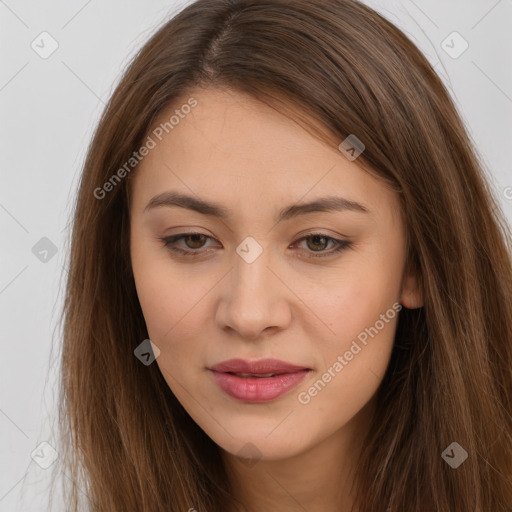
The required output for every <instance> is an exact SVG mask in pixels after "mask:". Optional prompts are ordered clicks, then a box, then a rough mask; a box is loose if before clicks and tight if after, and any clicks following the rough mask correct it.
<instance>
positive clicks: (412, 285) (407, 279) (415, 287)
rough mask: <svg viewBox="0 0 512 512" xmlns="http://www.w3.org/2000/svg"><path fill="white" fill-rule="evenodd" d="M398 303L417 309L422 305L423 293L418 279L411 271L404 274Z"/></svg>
mask: <svg viewBox="0 0 512 512" xmlns="http://www.w3.org/2000/svg"><path fill="white" fill-rule="evenodd" d="M400 304H402V305H403V306H404V307H405V308H407V309H418V308H421V307H422V306H423V293H422V291H421V289H420V286H419V279H418V277H417V275H416V274H415V273H413V272H408V273H406V274H405V275H404V278H403V280H402V289H401V291H400Z"/></svg>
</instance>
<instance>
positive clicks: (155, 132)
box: [133, 88, 396, 211]
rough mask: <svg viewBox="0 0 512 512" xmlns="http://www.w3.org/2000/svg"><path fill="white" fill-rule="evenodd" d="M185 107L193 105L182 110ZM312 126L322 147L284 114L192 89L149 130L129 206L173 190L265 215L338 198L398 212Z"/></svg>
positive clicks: (244, 97) (239, 96)
mask: <svg viewBox="0 0 512 512" xmlns="http://www.w3.org/2000/svg"><path fill="white" fill-rule="evenodd" d="M189 104H195V106H194V107H193V108H184V106H186V105H189ZM292 114H293V112H292ZM312 122H313V123H314V124H315V125H316V127H318V129H319V130H320V131H322V132H323V133H324V134H325V140H321V139H319V138H318V137H315V136H314V135H313V134H312V133H311V132H309V131H308V130H306V129H305V128H304V127H303V126H302V125H301V124H300V123H298V122H296V119H294V118H293V117H291V118H290V113H289V112H288V113H287V114H285V113H282V112H281V111H280V110H277V109H276V108H273V107H272V106H270V105H268V104H266V103H263V102H261V101H259V100H257V99H256V98H254V97H252V96H250V95H248V94H245V93H241V92H236V91H231V90H225V89H213V88H210V89H195V90H192V91H190V92H189V93H188V94H187V95H184V96H182V97H181V98H180V99H179V100H176V101H175V102H174V103H173V105H172V107H170V108H168V109H166V111H165V112H162V114H161V115H160V116H159V118H158V120H157V121H156V122H155V123H154V125H153V127H152V128H151V130H150V132H149V136H150V137H151V138H152V139H153V140H154V142H155V147H154V148H153V149H152V150H151V151H150V152H149V154H148V155H147V156H146V157H144V159H143V160H142V161H141V162H140V164H139V166H138V167H137V170H136V172H135V175H134V176H133V178H134V180H133V187H134V190H133V196H134V201H136V202H138V204H139V208H140V207H141V206H142V203H141V201H146V203H147V201H149V200H150V199H151V197H153V196H154V195H156V194H158V193H161V192H164V191H166V190H170V189H173V190H178V191H181V192H184V193H185V192H186V193H188V194H189V195H190V194H196V195H199V196H201V197H215V199H216V202H220V203H230V204H234V203H235V204H238V205H239V206H243V205H244V204H246V205H249V204H252V205H257V207H258V208H259V209H265V207H266V205H270V204H271V203H274V202H276V203H286V204H288V203H291V202H297V201H299V200H301V198H304V200H306V199H308V200H310V199H313V198H314V197H316V196H318V195H326V194H327V193H329V194H331V193H334V192H338V193H340V194H344V195H346V196H350V197H349V199H352V200H354V201H360V202H368V201H370V202H371V203H372V204H373V208H374V209H376V210H377V211H378V210H379V209H385V208H386V207H389V206H390V205H391V206H395V207H396V204H395V205H392V204H391V203H393V202H394V200H396V198H393V195H392V193H391V191H389V190H386V187H385V186H384V185H383V183H382V182H381V181H380V180H377V179H376V178H375V177H373V176H371V175H370V174H369V173H368V172H366V171H365V170H363V169H361V167H360V166H359V165H358V164H357V163H356V161H349V160H348V159H347V158H345V156H344V155H343V154H342V153H341V152H340V151H339V149H338V145H339V143H340V142H341V140H339V141H338V140H337V138H336V136H335V135H334V134H332V133H330V132H328V131H327V130H326V129H325V127H323V126H322V125H320V123H315V121H312ZM144 206H145V204H144ZM144 206H142V207H144ZM139 208H138V209H139Z"/></svg>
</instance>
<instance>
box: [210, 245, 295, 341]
mask: <svg viewBox="0 0 512 512" xmlns="http://www.w3.org/2000/svg"><path fill="white" fill-rule="evenodd" d="M272 267H273V266H272V263H271V262H270V261H269V259H268V258H267V256H266V251H263V253H262V254H261V255H260V256H259V257H258V258H257V259H256V260H255V261H253V262H252V263H247V262H246V261H244V260H243V259H242V258H241V257H239V256H238V255H237V254H235V255H234V259H233V269H232V271H231V272H230V273H229V274H228V276H226V279H223V288H222V297H221V299H220V301H219V303H218V307H217V311H216V321H217V325H219V327H220V328H222V329H223V330H228V331H234V332H235V333H236V334H237V335H238V336H239V337H242V338H244V339H249V340H255V339H258V338H260V337H261V336H262V335H264V333H267V334H270V333H272V332H277V331H279V330H282V329H285V328H286V327H288V326H289V324H290V321H291V318H292V312H291V304H290V300H289V299H290V295H292V293H291V292H290V290H289V289H288V288H287V287H286V286H285V284H284V283H283V282H282V280H281V279H279V278H278V277H277V275H279V274H278V272H277V271H276V269H274V268H272ZM276 274H277V275H276Z"/></svg>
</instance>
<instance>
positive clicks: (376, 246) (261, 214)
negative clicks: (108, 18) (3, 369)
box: [61, 0, 512, 512]
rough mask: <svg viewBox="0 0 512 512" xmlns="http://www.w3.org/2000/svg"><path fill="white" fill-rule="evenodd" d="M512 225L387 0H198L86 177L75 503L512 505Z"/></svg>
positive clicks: (71, 420)
mask: <svg viewBox="0 0 512 512" xmlns="http://www.w3.org/2000/svg"><path fill="white" fill-rule="evenodd" d="M510 240H511V237H510V231H509V228H508V226H507V225H506V223H505V221H504V219H503V217H502V215H501V213H500V212H499V209H498V208H497V204H496V202H495V200H494V199H493V198H492V195H491V193H490V189H489V186H488V184H487V182H486V180H485V175H484V172H483V170H482V167H481V165H480V164H479V161H478V158H477V156H476V152H475V150H474V149H473V148H472V146H471V144H470V142H469V139H468V135H467V133H466V131H465V128H464V126H463V124H462V122H461V120H460V118H459V116H458V114H457V112H456V110H455V108H454V106H453V103H452V101H451V99H450V97H449V94H448V93H447V91H446V89H445V88H444V86H443V84H442V82H441V81H440V79H439V78H438V76H437V75H436V74H435V72H434V71H433V69H432V67H431V66H430V64H429V63H428V62H427V60H426V59H425V58H424V56H423V55H422V54H421V53H420V52H419V51H418V49H417V48H416V47H415V46H414V45H413V44H412V43H411V42H410V41H409V40H408V39H407V38H406V37H405V35H404V34H403V33H402V32H400V31H399V30H398V29H397V28H396V27H394V26H393V25H392V24H390V23H389V22H388V21H386V20H385V19H384V18H382V17H381V16H380V15H378V14H377V13H376V12H374V11H373V10H371V9H370V8H368V7H366V6H364V5H362V4H360V3H358V2H356V1H354V0H332V1H328V2H326V1H322V0H313V1H303V0H294V1H285V0H258V1H255V0H236V1H225V0H198V1H196V2H194V3H193V4H191V5H189V6H188V7H186V8H185V9H183V11H182V12H181V13H179V14H178V15H177V16H176V17H175V18H173V19H172V20H170V21H169V22H168V23H167V24H165V25H164V26H163V27H162V28H161V29H160V30H159V31H158V32H157V33H156V34H155V35H154V36H153V37H152V38H151V40H150V41H149V42H148V43H147V44H146V45H145V46H144V47H143V48H142V50H141V51H140V52H139V54H138V55H137V57H136V58H135V60H134V61H133V63H132V64H131V66H130V67H129V69H128V70H127V72H126V74H125V76H124V77H123V79H122V81H121V83H120V84H119V86H118V87H117V89H116V91H115V92H114V94H113V96H112V99H111V101H110V102H109V104H108V107H107V109H106V110H105V113H104V114H103V117H102V119H101V121H100V123H99V126H98V129H97V131H96V134H95V137H94V139H93V141H92V144H91V147H90V149H89V153H88V157H87V160H86V163H85V167H84V171H83V175H82V179H81V183H80V189H79V195H78V199H77V204H76V212H75V218H74V227H73V235H72V245H71V262H70V272H69V281H68V285H67V294H66V304H65V310H64V319H65V322H64V346H63V359H62V408H61V425H62V432H63V443H64V444H63V447H62V454H63V460H64V461H65V462H66V464H67V466H66V470H67V471H68V473H67V474H68V475H69V476H70V480H69V482H71V486H70V489H69V490H70V492H69V501H68V503H69V507H68V510H78V505H79V502H80V501H81V500H83V498H84V496H87V499H86V500H85V501H84V506H86V507H88V508H87V509H90V510H99V511H107V510H109V511H110V510H116V511H121V510H140V511H142V510H144V511H157V510H172V511H181V510H189V511H194V510H196V511H198V512H203V511H209V512H213V511H229V512H234V511H242V510H245V511H251V512H253V511H255V512H260V511H269V510H280V511H283V510H322V511H324V512H330V511H335V510H336V511H337V510H347V511H348V510H350V511H353V512H363V511H364V512H382V511H383V510H388V511H393V512H399V511H407V512H412V511H417V512H419V511H422V512H425V511H443V512H444V511H450V512H452V511H457V512H459V511H460V512H467V511H469V510H471V511H479V512H484V511H486V512H487V511H489V510H492V511H493V512H500V511H501V512H504V511H506V510H507V511H508V510H510V509H511V508H512V454H511V446H512V418H511V416H510V411H511V410H512V342H511V340H512V304H511V297H512V267H511V258H510V247H511V245H510ZM81 491H82V492H81Z"/></svg>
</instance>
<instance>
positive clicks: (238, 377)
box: [208, 359, 312, 403]
mask: <svg viewBox="0 0 512 512" xmlns="http://www.w3.org/2000/svg"><path fill="white" fill-rule="evenodd" d="M208 370H209V372H210V373H211V374H212V375H213V377H214V380H215V382H216V383H217V385H218V386H219V387H220V389H221V390H222V391H223V392H224V393H226V394H227V395H228V396H230V397H231V398H234V399H236V400H238V401H241V402H247V403H261V402H269V401H271V400H275V399H277V398H279V397H280V396H282V395H284V394H285V393H286V392H288V391H290V390H291V389H292V388H294V387H295V386H297V385H298V384H299V382H301V381H302V380H303V379H304V377H305V376H306V375H307V374H308V373H309V372H310V371H312V370H311V368H306V367H303V366H297V365H292V364H290V363H286V362H284V361H279V360H276V359H265V360H260V361H254V362H250V361H245V360H242V359H231V360H229V361H225V362H223V363H220V364H218V365H215V366H212V367H211V368H208Z"/></svg>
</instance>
